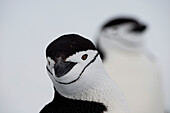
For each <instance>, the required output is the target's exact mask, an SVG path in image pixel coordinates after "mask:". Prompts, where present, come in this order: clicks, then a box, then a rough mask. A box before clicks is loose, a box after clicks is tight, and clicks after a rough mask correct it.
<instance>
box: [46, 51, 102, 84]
mask: <svg viewBox="0 0 170 113" xmlns="http://www.w3.org/2000/svg"><path fill="white" fill-rule="evenodd" d="M98 55H99V53H97V54H96V56H95V57H94V59H93V60H91V61H90V62H89V63H88V64H87V65H86V66H85V67H84V69H83V70H82V72H81V73H80V75H79V76H78V78H77V79H75V80H73V81H71V82H68V83H65V82H59V81H57V80H56V79H55V81H56V82H58V83H59V84H64V85H68V84H71V83H74V82H76V81H77V80H78V79H79V78H80V77H81V75H82V74H83V72H84V71H85V69H86V68H87V67H88V66H89V65H90V64H91V63H93V62H94V61H95V60H96V58H97V56H98ZM47 70H48V69H47Z"/></svg>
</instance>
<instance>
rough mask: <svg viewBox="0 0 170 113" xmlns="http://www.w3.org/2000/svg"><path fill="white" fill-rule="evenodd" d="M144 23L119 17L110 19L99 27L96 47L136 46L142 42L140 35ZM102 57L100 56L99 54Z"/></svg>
mask: <svg viewBox="0 0 170 113" xmlns="http://www.w3.org/2000/svg"><path fill="white" fill-rule="evenodd" d="M145 30H146V25H144V24H142V23H139V22H138V21H137V20H136V19H133V18H128V17H120V18H115V19H112V20H110V21H108V22H106V24H104V25H103V26H102V27H101V30H100V33H99V35H98V42H97V48H98V49H99V51H102V50H100V49H102V48H103V49H105V47H112V46H115V45H116V46H122V47H125V48H132V49H135V48H138V46H141V44H143V43H144V39H143V37H142V35H143V33H144V31H145ZM101 57H102V56H101Z"/></svg>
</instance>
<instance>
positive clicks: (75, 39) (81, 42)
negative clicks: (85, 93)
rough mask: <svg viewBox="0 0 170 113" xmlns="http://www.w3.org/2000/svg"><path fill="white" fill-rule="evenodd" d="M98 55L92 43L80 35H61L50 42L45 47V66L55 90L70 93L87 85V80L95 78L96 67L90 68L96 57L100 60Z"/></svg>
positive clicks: (93, 64)
mask: <svg viewBox="0 0 170 113" xmlns="http://www.w3.org/2000/svg"><path fill="white" fill-rule="evenodd" d="M98 56H99V55H98V51H97V50H96V48H95V46H94V44H93V43H92V42H91V41H90V40H88V39H86V38H84V37H82V36H80V35H76V34H68V35H63V36H60V37H59V38H57V39H56V40H54V41H53V42H52V43H50V44H49V45H48V47H47V49H46V58H47V66H46V68H47V71H48V74H49V76H50V78H51V79H52V81H53V83H54V86H55V88H56V90H57V91H58V92H60V93H62V94H63V95H70V94H73V93H74V92H78V91H80V89H81V90H83V89H84V88H85V87H88V86H87V85H90V83H88V82H90V81H91V80H93V79H96V78H95V77H94V76H93V73H95V72H94V71H95V70H96V69H90V68H93V66H94V67H95V65H96V64H95V63H94V62H96V60H97V59H98V62H100V57H98ZM100 65H101V64H100ZM96 67H97V66H96ZM86 83H87V84H86Z"/></svg>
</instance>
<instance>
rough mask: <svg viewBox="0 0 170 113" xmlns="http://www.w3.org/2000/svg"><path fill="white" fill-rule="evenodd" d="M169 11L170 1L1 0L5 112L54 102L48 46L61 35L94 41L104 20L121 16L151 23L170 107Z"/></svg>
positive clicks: (0, 78) (0, 107)
mask: <svg viewBox="0 0 170 113" xmlns="http://www.w3.org/2000/svg"><path fill="white" fill-rule="evenodd" d="M169 12H170V1H169V0H140V1H139V0H128V1H125V0H107V1H106V0H105V1H104V0H103V1H99V0H93V1H92V0H86V1H80V0H72V1H66V0H62V1H61V0H46V1H45V0H44V1H43V0H0V52H1V54H0V113H38V112H39V111H40V109H41V108H42V107H43V106H44V105H45V104H47V103H48V102H49V101H51V100H52V98H53V88H52V82H51V81H50V79H49V77H48V75H47V73H46V69H45V65H46V59H45V48H46V46H47V45H48V44H49V43H50V42H51V41H52V40H54V39H55V37H57V36H59V35H61V34H64V33H70V32H75V33H79V34H81V35H83V36H86V37H88V38H89V39H91V40H93V41H94V40H95V39H94V36H95V34H96V33H97V31H98V30H99V27H100V26H101V25H102V24H103V22H105V21H106V20H108V19H110V18H112V17H117V16H121V15H123V16H132V17H136V18H138V19H139V20H141V21H142V22H144V23H146V24H147V25H148V29H147V32H146V38H147V46H148V49H149V50H150V51H151V52H152V53H153V54H154V55H155V56H156V57H157V60H158V62H159V64H160V68H161V70H162V81H163V88H164V89H163V93H164V100H165V102H164V103H165V109H166V110H169V111H170V88H169V87H170V50H169V49H170V13H169Z"/></svg>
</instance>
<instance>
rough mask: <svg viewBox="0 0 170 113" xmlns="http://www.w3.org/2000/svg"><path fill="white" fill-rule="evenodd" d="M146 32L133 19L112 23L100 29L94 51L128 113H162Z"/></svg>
mask: <svg viewBox="0 0 170 113" xmlns="http://www.w3.org/2000/svg"><path fill="white" fill-rule="evenodd" d="M145 28H146V26H145V25H143V24H141V23H139V22H137V21H136V20H135V19H131V18H117V19H113V20H112V21H110V22H108V23H106V24H105V25H104V26H103V27H102V29H101V32H100V34H99V37H98V38H99V39H98V42H97V46H98V47H97V48H98V49H99V51H100V53H101V55H102V56H103V63H104V67H105V69H106V71H107V72H108V75H110V77H111V78H112V79H113V81H114V82H115V83H116V84H117V86H118V87H119V88H120V89H121V91H122V92H123V93H124V95H125V97H126V99H127V103H128V105H129V110H130V112H131V113H163V102H162V101H163V99H162V88H161V81H160V73H159V69H158V67H157V65H156V63H155V60H153V59H154V57H152V56H151V55H150V54H148V53H147V52H148V51H147V52H146V50H147V49H146V48H145V46H144V44H145V39H144V37H142V35H143V32H144V30H145Z"/></svg>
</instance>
